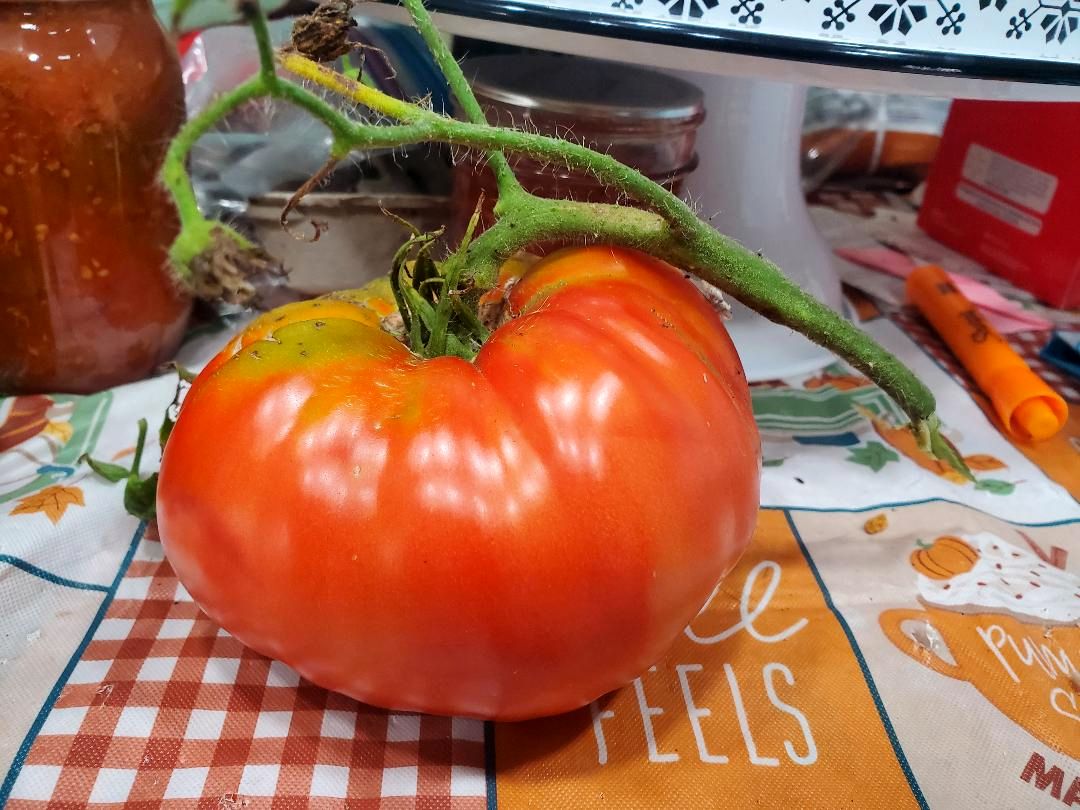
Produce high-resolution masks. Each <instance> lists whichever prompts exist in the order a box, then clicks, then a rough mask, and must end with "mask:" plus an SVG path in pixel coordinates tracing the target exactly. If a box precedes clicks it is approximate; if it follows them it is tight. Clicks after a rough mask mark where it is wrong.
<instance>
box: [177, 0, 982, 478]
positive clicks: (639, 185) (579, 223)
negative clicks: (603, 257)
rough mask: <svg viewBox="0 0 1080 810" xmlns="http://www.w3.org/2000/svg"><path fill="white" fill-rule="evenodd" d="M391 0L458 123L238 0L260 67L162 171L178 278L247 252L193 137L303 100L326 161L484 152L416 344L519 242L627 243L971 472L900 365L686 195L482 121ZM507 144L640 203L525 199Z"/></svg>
mask: <svg viewBox="0 0 1080 810" xmlns="http://www.w3.org/2000/svg"><path fill="white" fill-rule="evenodd" d="M402 2H403V4H404V5H405V6H406V8H407V9H408V11H409V13H410V15H411V17H412V20H413V23H414V25H415V26H416V28H417V30H418V31H419V33H420V34H421V36H422V37H423V39H424V41H425V43H426V44H427V46H428V48H429V49H430V50H431V53H432V56H433V57H434V60H435V62H436V64H438V66H439V67H440V69H441V70H442V71H443V73H444V75H445V78H446V80H447V82H448V84H449V86H450V88H451V90H452V92H453V94H454V96H455V98H456V99H457V101H458V105H459V107H460V108H461V109H462V111H463V112H464V114H465V116H466V117H467V119H468V120H466V121H459V120H456V119H453V118H450V117H448V116H445V115H442V114H439V113H436V112H433V111H432V110H429V109H427V108H425V107H424V106H422V105H420V104H414V103H410V102H406V101H401V100H399V99H395V98H392V97H390V96H387V95H385V94H383V93H381V92H379V91H378V90H375V89H373V88H371V87H368V86H366V85H363V84H360V83H358V82H354V81H352V80H350V79H348V78H346V77H345V76H342V75H341V74H339V73H336V72H334V71H332V70H330V69H328V68H326V67H324V66H322V65H320V64H318V63H316V62H314V61H312V60H311V59H309V58H307V57H306V56H304V55H301V54H299V53H296V52H295V51H291V50H286V51H284V52H282V53H279V54H274V52H273V50H272V48H271V45H270V37H269V33H268V31H267V27H266V20H265V17H264V16H263V13H262V11H261V10H260V9H259V7H258V4H257V3H254V2H251V1H250V0H247V1H246V2H244V3H243V4H242V5H241V10H242V11H243V13H244V15H245V17H246V18H247V19H248V21H249V22H250V23H251V25H252V30H253V32H254V35H255V39H256V41H257V43H258V46H259V55H260V70H259V73H258V74H257V75H256V76H254V77H253V78H251V79H250V80H248V81H247V82H245V83H244V84H242V85H240V86H239V87H237V88H235V89H233V90H232V91H230V92H229V93H227V94H225V95H223V96H222V97H220V98H219V99H218V100H217V101H216V102H215V103H213V104H211V105H210V106H209V107H208V108H207V109H206V110H204V111H203V112H202V113H200V114H199V115H198V116H196V117H195V118H193V119H192V120H191V121H190V122H189V123H188V124H187V125H186V126H185V127H184V128H183V129H182V130H181V132H180V133H179V134H178V135H177V137H176V139H175V140H174V141H173V143H172V145H171V146H170V148H169V150H168V153H167V155H166V159H165V165H164V168H163V172H162V177H163V179H164V182H165V185H166V186H167V187H168V189H169V190H170V192H171V193H172V195H173V198H174V199H175V201H176V205H177V208H178V210H179V212H180V222H181V232H180V235H179V236H178V238H177V240H176V242H175V243H174V245H173V247H172V251H171V253H170V256H171V259H172V261H173V263H174V265H175V269H176V272H177V275H178V277H179V278H180V279H181V281H184V282H187V283H188V284H189V285H191V286H194V287H198V276H199V270H200V268H199V267H198V266H197V263H198V261H199V259H200V257H201V256H205V255H206V254H207V253H208V252H212V251H213V250H214V249H215V247H217V248H218V249H220V241H221V240H222V239H225V240H228V241H230V242H231V243H232V246H233V247H234V248H236V249H239V250H240V251H248V252H251V251H253V248H252V246H251V245H250V244H249V243H247V241H246V240H244V239H243V238H242V237H240V236H239V234H237V233H235V232H234V231H232V230H230V229H228V228H226V227H225V226H223V225H220V224H217V223H211V222H209V221H207V220H206V219H205V218H204V217H203V216H202V214H201V213H200V212H199V210H198V207H197V205H196V202H195V195H194V193H193V192H192V189H191V182H190V178H189V177H188V174H187V170H186V167H185V160H186V156H187V153H188V151H189V150H190V148H191V146H192V145H193V144H194V142H195V141H196V140H197V139H198V138H199V137H200V136H201V135H202V134H203V133H204V132H206V130H207V129H209V127H211V126H212V125H213V123H214V122H215V121H217V120H219V119H221V118H222V117H224V116H225V115H227V114H228V113H229V112H231V111H232V110H233V109H235V108H236V107H238V106H240V105H242V104H244V103H246V102H248V101H250V100H251V99H253V98H256V97H259V96H271V97H274V98H279V99H283V100H286V101H289V102H291V103H293V104H296V105H297V106H299V107H302V108H303V109H305V110H307V111H308V112H309V113H310V114H311V115H313V116H314V117H316V118H318V119H319V120H320V121H322V122H323V123H324V124H325V125H326V126H327V127H328V128H329V129H330V131H331V133H332V134H333V147H332V149H331V155H330V157H331V159H335V158H342V157H344V156H346V155H347V154H348V153H349V152H351V151H353V150H365V149H372V148H375V147H395V146H403V145H406V144H411V143H422V142H441V143H447V144H452V145H456V146H462V147H467V148H469V149H473V150H479V151H483V152H486V153H487V154H488V162H489V164H490V166H491V167H492V170H493V172H494V174H495V176H496V180H497V185H498V190H499V199H498V201H497V203H496V206H495V215H496V218H497V219H496V222H495V223H494V225H492V227H490V228H489V229H488V230H486V231H484V232H483V233H482V234H481V235H480V236H478V237H477V238H476V239H475V240H465V241H464V242H463V244H462V245H460V246H459V247H458V248H457V249H456V250H455V251H453V252H451V253H450V255H449V256H448V257H447V258H446V259H445V260H444V261H442V262H441V263H440V265H439V272H440V274H441V291H440V292H439V294H438V298H437V300H436V301H435V303H434V306H433V309H432V311H431V312H430V313H427V312H426V310H425V316H426V317H428V318H429V319H430V324H429V333H430V341H429V343H428V344H427V346H426V349H427V352H428V353H429V354H431V353H435V354H439V353H444V352H445V351H447V346H448V339H447V323H448V320H449V318H450V317H452V315H453V313H454V310H455V308H456V309H457V310H458V311H460V308H461V296H460V295H459V294H458V293H459V292H460V291H461V289H462V288H468V289H470V290H473V291H475V290H477V289H479V290H483V289H489V288H491V287H492V286H493V285H494V284H495V281H496V278H497V273H498V269H499V267H500V266H501V265H502V264H503V263H504V262H505V261H506V260H507V259H508V258H510V257H511V256H513V255H514V254H515V253H517V252H518V251H520V250H522V249H525V248H527V247H529V246H530V245H532V244H535V243H537V242H540V241H547V240H551V239H559V240H563V241H579V242H580V241H588V242H592V243H596V242H601V243H605V244H612V245H619V246H624V247H631V248H635V249H637V250H641V251H644V252H646V253H649V254H651V255H653V256H656V257H658V258H661V259H664V260H665V261H668V262H670V263H672V264H674V265H676V266H678V267H680V268H683V269H685V270H687V271H689V272H691V273H693V274H694V275H696V276H698V277H700V278H702V279H704V280H705V281H708V282H710V283H711V284H713V285H715V286H717V287H719V288H720V289H721V290H723V291H724V292H725V293H727V294H729V295H731V296H732V297H733V298H735V299H737V300H739V301H741V302H742V303H744V304H746V305H747V306H749V307H751V308H752V309H755V310H756V311H758V312H760V313H761V314H762V315H764V316H765V317H767V318H769V319H770V320H772V321H775V322H777V323H781V324H783V325H785V326H789V327H791V328H792V329H795V330H797V331H799V332H801V333H802V334H804V335H806V336H807V337H808V338H810V339H811V340H813V341H814V342H816V343H818V344H820V345H821V346H824V347H825V348H827V349H829V350H831V351H832V352H834V353H835V354H837V355H839V356H840V357H842V358H843V359H845V360H846V361H848V362H849V363H850V364H851V365H852V366H854V367H855V368H856V369H858V370H859V371H861V372H862V373H863V374H865V375H866V376H867V377H869V378H870V379H871V380H873V381H874V382H875V383H877V384H878V385H879V386H880V387H881V388H883V389H884V390H885V391H886V392H887V393H888V394H889V395H890V396H892V397H893V399H895V400H896V402H897V403H898V404H899V405H900V407H901V408H902V409H903V410H904V411H905V413H906V414H907V415H908V417H909V418H910V420H911V427H912V430H913V431H914V433H915V435H916V436H917V437H918V439H919V443H920V445H921V446H922V447H923V448H924V449H925V450H927V451H929V452H932V453H934V454H936V455H938V456H939V457H941V458H944V459H945V460H947V461H948V462H949V463H950V464H952V465H953V466H954V467H956V468H957V469H958V470H960V471H961V472H963V473H964V474H965V475H969V476H970V473H969V472H968V471H967V468H966V466H965V465H964V464H963V462H962V460H960V458H959V457H958V456H957V454H956V453H955V451H953V450H952V448H951V447H950V446H949V445H948V443H947V442H945V441H943V440H942V439H941V437H940V434H939V425H938V420H937V418H936V416H934V408H935V403H934V396H933V394H932V393H931V392H930V391H929V389H927V388H926V386H925V385H924V384H923V383H922V382H921V381H920V380H919V379H918V378H917V377H916V376H915V375H914V373H913V372H911V371H910V370H909V369H908V368H907V367H906V366H904V364H903V363H901V362H900V361H899V360H898V359H897V358H895V357H894V356H893V355H891V354H890V353H889V352H887V351H886V350H885V349H883V348H882V347H881V346H879V345H878V344H877V343H875V342H874V341H873V340H872V339H871V338H870V337H869V336H867V335H866V334H865V333H863V332H861V331H860V330H859V329H858V328H856V327H855V326H853V325H852V324H851V323H850V322H848V321H847V320H845V319H844V318H842V317H840V316H839V315H837V314H836V313H835V312H833V311H832V310H831V309H829V308H828V307H826V306H825V305H823V304H822V303H820V302H819V301H817V300H816V299H815V298H813V297H812V296H810V295H808V294H807V293H805V292H803V291H802V290H801V289H799V288H798V287H796V286H795V285H794V284H792V283H791V282H790V281H789V280H788V279H787V278H786V277H785V276H784V275H783V274H782V273H781V272H780V270H779V269H778V268H777V267H776V266H775V265H773V264H772V263H771V262H770V261H768V260H767V259H766V258H764V257H763V256H761V255H759V254H757V253H755V252H753V251H750V250H747V249H746V248H745V247H743V246H742V245H740V244H738V243H737V242H735V241H734V240H732V239H730V238H729V237H726V236H724V235H723V234H720V233H719V232H717V231H716V230H715V229H713V228H712V227H711V226H710V225H708V224H707V223H706V222H704V221H702V220H701V219H699V218H698V216H697V215H696V214H695V213H694V211H693V210H692V209H691V208H690V207H689V206H688V205H687V204H686V203H684V202H683V201H682V200H680V199H679V198H678V197H676V196H674V195H673V194H671V193H669V192H668V191H666V190H665V189H663V188H662V187H660V186H659V185H657V184H656V183H654V182H652V181H651V180H649V179H648V178H646V177H645V176H644V175H642V174H641V173H639V172H637V171H635V170H634V169H631V168H629V167H627V166H625V165H623V164H621V163H619V162H618V161H616V160H615V159H613V158H611V157H610V156H608V155H604V154H601V153H598V152H595V151H593V150H591V149H588V148H586V147H584V146H581V145H579V144H576V143H571V142H569V141H564V140H560V139H556V138H549V137H546V136H543V135H538V134H534V133H529V132H522V131H518V130H512V129H504V128H501V127H493V126H490V125H488V124H487V123H486V121H485V119H484V116H483V112H482V111H481V109H480V105H479V104H478V103H477V101H476V98H475V96H474V95H473V93H472V90H471V88H470V87H469V85H468V82H467V81H466V80H465V77H464V75H463V74H462V72H461V69H460V67H459V66H458V64H457V62H456V61H455V60H454V59H453V56H452V55H451V53H450V51H449V49H448V48H447V47H446V44H445V43H444V42H443V40H442V38H441V36H440V34H439V32H438V31H437V29H436V28H435V25H434V23H433V22H432V20H431V17H430V15H429V14H428V12H427V11H426V9H425V8H424V6H423V2H422V0H402ZM278 63H280V65H281V66H282V67H283V68H285V69H286V70H288V71H289V72H290V73H292V74H294V75H296V76H298V77H300V78H301V79H302V80H306V81H309V82H312V83H314V84H317V85H318V86H320V87H321V88H323V89H324V90H329V91H332V92H333V93H336V94H339V95H341V96H344V97H346V98H348V99H350V100H352V101H354V102H358V103H360V104H361V105H364V106H366V107H367V108H369V109H370V110H371V111H372V112H374V113H376V114H378V115H379V116H382V117H383V118H387V119H391V120H393V121H396V122H397V123H394V124H375V123H368V122H365V121H357V120H353V119H351V118H349V117H348V116H346V115H345V114H343V113H341V112H340V111H338V110H337V109H335V108H334V107H332V106H331V105H329V104H328V103H326V102H325V101H324V100H323V99H321V98H319V97H318V96H316V95H315V94H313V93H312V92H310V91H308V90H307V89H305V88H304V87H303V86H301V85H300V84H297V83H295V82H293V81H290V80H288V79H285V78H283V77H281V76H279V75H278V72H277V64H278ZM507 152H510V153H515V154H520V155H526V156H528V157H531V158H534V159H537V160H540V161H547V162H556V163H560V164H563V165H566V166H567V167H568V168H569V169H571V170H574V171H579V172H586V173H589V174H592V175H593V176H594V177H596V178H597V179H598V180H599V181H600V182H601V183H604V184H605V185H608V186H610V187H612V188H614V189H617V190H618V191H620V192H622V193H623V194H625V195H626V196H627V197H629V198H630V199H632V200H634V201H635V202H636V203H638V206H639V207H629V206H622V205H603V204H589V203H579V202H572V201H568V200H548V199H542V198H539V197H536V196H534V195H532V194H529V193H527V192H526V191H524V189H522V187H521V186H520V184H518V182H517V180H516V178H515V177H514V174H513V171H512V169H511V168H510V164H509V162H508V161H507V159H506V158H505V156H504V153H507ZM403 314H405V313H403ZM465 320H468V319H467V318H466V319H465Z"/></svg>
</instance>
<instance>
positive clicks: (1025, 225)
mask: <svg viewBox="0 0 1080 810" xmlns="http://www.w3.org/2000/svg"><path fill="white" fill-rule="evenodd" d="M956 197H957V199H959V200H963V201H964V202H966V203H967V204H968V205H974V206H975V207H976V208H978V209H979V210H980V211H983V212H985V213H987V214H989V215H990V216H992V217H995V218H996V219H1000V220H1001V221H1002V222H1006V223H1008V224H1009V225H1012V226H1013V227H1014V228H1018V229H1019V230H1021V231H1023V232H1024V233H1029V234H1031V235H1032V236H1038V235H1039V231H1041V230H1042V220H1041V219H1039V218H1038V217H1033V216H1032V215H1031V214H1029V213H1027V212H1026V211H1021V210H1020V209H1019V208H1017V207H1016V206H1015V205H1009V204H1008V203H1007V202H1005V201H1004V200H999V199H998V198H997V197H993V196H991V195H989V194H987V193H986V192H985V191H983V190H982V189H978V188H975V186H973V185H971V184H970V183H959V184H957V186H956Z"/></svg>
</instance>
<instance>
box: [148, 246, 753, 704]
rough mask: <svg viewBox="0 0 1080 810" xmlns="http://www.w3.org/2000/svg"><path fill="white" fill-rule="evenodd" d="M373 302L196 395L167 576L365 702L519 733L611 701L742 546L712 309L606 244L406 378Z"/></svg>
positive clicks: (168, 480) (739, 454) (651, 266)
mask: <svg viewBox="0 0 1080 810" xmlns="http://www.w3.org/2000/svg"><path fill="white" fill-rule="evenodd" d="M378 303H379V302H378V301H371V300H368V301H365V300H362V298H360V299H356V300H354V301H352V302H350V301H328V300H321V301H315V302H309V303H303V304H297V305H291V306H290V307H286V308H283V309H281V310H277V311H275V312H272V313H269V314H268V315H266V316H263V317H262V318H261V319H260V320H259V322H257V323H256V324H254V325H253V326H252V327H251V329H250V330H249V331H248V333H247V334H245V335H244V336H243V337H242V338H241V339H240V340H238V341H234V343H233V344H232V345H230V346H229V347H228V348H227V349H226V350H225V351H224V352H223V353H222V355H221V356H219V357H218V358H217V359H216V360H215V361H214V362H213V363H212V364H211V365H210V366H208V367H207V369H206V370H205V371H204V372H203V373H202V374H201V375H200V376H199V378H198V379H197V380H196V382H195V384H194V385H193V386H192V388H191V390H190V392H189V393H188V396H187V399H186V401H185V402H184V405H183V408H182V410H181V413H180V418H179V421H178V422H177V424H176V427H175V429H174V430H173V433H172V436H171V437H170V439H169V442H168V445H167V448H166V451H165V457H164V459H163V461H162V468H161V478H160V485H159V494H158V515H159V521H160V529H161V536H162V542H163V543H164V545H165V550H166V553H167V554H168V557H169V559H170V561H171V562H172V565H173V567H174V568H175V570H176V573H177V575H178V576H179V577H180V580H181V581H182V582H183V583H184V585H185V586H186V587H187V589H188V590H189V591H190V593H191V594H192V596H193V597H194V599H195V601H196V602H197V603H198V604H199V605H200V606H201V607H202V608H203V610H205V611H206V613H208V614H209V615H210V616H211V617H212V618H213V619H215V620H216V621H218V622H219V623H220V624H221V625H222V626H223V627H225V628H226V629H228V630H229V631H230V632H231V633H233V634H234V635H235V636H236V637H237V638H239V639H240V640H241V641H243V642H244V643H246V644H248V645H250V646H251V647H253V648H254V649H256V650H258V651H259V652H262V653H264V654H266V655H268V656H272V657H274V658H278V659H281V660H282V661H285V662H286V663H288V664H290V665H292V666H293V667H295V668H296V669H297V670H299V672H300V673H301V674H302V675H304V676H305V677H306V678H308V679H310V680H311V681H314V682H315V683H317V684H320V685H322V686H325V687H328V688H330V689H334V690H337V691H340V692H344V693H346V694H348V695H351V696H353V697H356V698H358V699H360V700H362V701H366V702H369V703H373V704H375V705H378V706H386V707H390V708H395V709H409V710H417V711H426V712H434V713H439V714H460V715H472V716H478V717H485V718H497V719H519V718H528V717H534V716H539V715H546V714H554V713H557V712H562V711H566V710H569V709H573V708H576V707H578V706H581V705H583V704H585V703H587V702H589V701H591V700H593V699H595V698H596V697H598V696H600V695H601V694H603V693H605V692H607V691H609V690H611V689H613V688H615V687H618V686H620V685H622V684H624V683H627V682H628V681H630V680H631V679H633V678H634V677H635V676H637V675H638V674H640V673H641V672H642V671H643V670H645V669H646V668H647V667H648V666H650V665H651V664H653V663H655V661H656V660H657V659H658V658H659V657H660V656H661V655H662V653H663V652H664V650H665V648H666V647H667V646H668V645H669V644H670V643H671V642H672V640H673V639H674V637H675V636H676V635H677V634H678V633H679V632H680V631H681V630H682V628H683V627H684V626H685V625H686V624H687V622H688V621H689V620H690V619H691V618H693V616H694V615H695V613H696V612H697V611H698V610H699V609H700V608H701V606H702V605H703V604H704V603H705V601H706V599H707V598H708V596H709V593H710V591H711V589H712V588H713V586H714V585H715V584H716V583H717V581H718V580H719V579H720V578H721V577H722V576H724V574H725V573H726V572H727V571H728V570H729V569H730V568H731V567H732V566H733V565H734V564H735V562H736V561H737V560H738V558H739V556H740V555H741V554H742V552H743V550H744V549H745V548H746V545H747V543H748V542H749V539H750V534H751V531H752V529H753V525H754V519H755V516H756V512H757V506H758V472H759V470H758V467H759V444H758V435H757V430H756V429H755V426H754V421H753V417H752V414H751V408H750V396H749V392H748V390H747V387H746V382H745V379H744V376H743V372H742V368H741V366H740V363H739V359H738V356H737V355H736V353H735V349H734V348H733V346H732V344H731V341H730V339H729V338H728V335H727V333H726V331H725V329H724V326H723V324H722V322H721V320H720V319H719V318H718V316H717V314H716V312H715V311H714V310H713V308H712V307H711V306H710V305H709V303H708V302H707V301H706V300H705V298H704V297H703V296H702V295H701V294H700V293H699V292H698V290H697V289H696V288H695V287H694V286H693V285H692V284H691V283H690V282H689V281H687V280H686V279H685V278H684V277H683V275H682V274H681V273H679V272H678V271H676V270H675V269H673V268H672V267H670V266H668V265H665V264H663V263H661V262H658V261H656V260H653V259H651V258H649V257H646V256H643V255H640V254H636V253H632V252H629V251H625V250H614V249H610V248H601V247H596V248H589V249H579V250H571V251H567V252H562V253H558V254H555V255H554V256H552V257H550V258H548V259H546V260H544V261H542V262H540V263H539V264H537V265H535V266H534V267H533V268H532V269H531V270H530V271H529V272H527V273H526V274H525V276H524V277H523V278H522V279H521V280H520V281H519V283H518V284H517V285H516V286H515V287H514V288H513V290H512V292H511V294H510V298H509V305H510V308H511V312H512V313H513V314H514V316H515V317H513V319H512V320H510V321H509V322H508V323H506V324H505V325H503V326H501V327H500V328H499V329H497V330H496V331H495V332H494V333H493V334H492V336H491V338H490V339H489V340H488V342H487V343H486V344H485V345H484V346H483V348H482V349H481V351H480V353H479V355H478V356H477V357H476V359H475V361H474V362H472V363H469V362H466V361H464V360H461V359H458V358H454V357H439V358H436V359H430V360H426V359H422V358H420V357H417V356H416V355H414V354H413V353H412V352H410V351H409V349H408V348H407V347H405V346H404V345H402V344H401V343H399V342H398V341H397V340H395V339H394V338H393V337H391V336H390V335H389V334H387V333H386V332H384V331H382V330H380V329H379V328H378V326H377V324H378V321H379V317H380V315H381V314H384V313H382V312H379V311H378V306H376V305H377V304H378ZM383 303H385V302H383ZM373 307H374V308H373Z"/></svg>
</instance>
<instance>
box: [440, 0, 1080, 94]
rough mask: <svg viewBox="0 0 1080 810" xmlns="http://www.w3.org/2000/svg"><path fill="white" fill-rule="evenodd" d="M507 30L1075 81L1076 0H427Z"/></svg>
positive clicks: (963, 74)
mask: <svg viewBox="0 0 1080 810" xmlns="http://www.w3.org/2000/svg"><path fill="white" fill-rule="evenodd" d="M429 5H430V6H431V7H432V8H433V9H434V10H436V11H442V12H446V13H449V14H456V15H460V16H464V17H474V18H479V19H487V20H494V21H501V22H510V23H515V24H518V25H529V26H535V27H539V28H548V29H557V30H562V31H569V32H574V33H582V34H593V35H600V36H607V35H610V34H611V31H612V28H613V27H618V29H619V36H620V37H622V38H627V39H632V40H637V41H642V42H653V43H657V44H664V45H675V46H682V47H690V48H697V49H703V50H716V51H726V52H730V53H737V54H743V55H748V56H761V57H769V58H774V59H788V60H794V61H800V62H819V63H822V64H828V65H836V66H842V67H852V68H864V69H872V70H888V71H901V72H908V73H919V74H923V75H927V74H929V75H938V76H946V77H954V78H981V79H997V80H1008V81H1019V82H1032V83H1038V84H1064V85H1080V0H1052V1H1051V2H1047V0H431V2H430V4H429Z"/></svg>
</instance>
